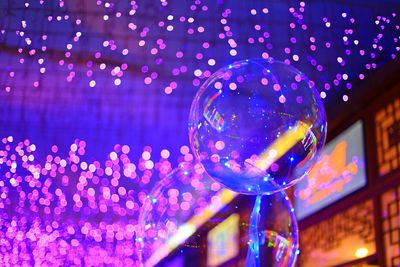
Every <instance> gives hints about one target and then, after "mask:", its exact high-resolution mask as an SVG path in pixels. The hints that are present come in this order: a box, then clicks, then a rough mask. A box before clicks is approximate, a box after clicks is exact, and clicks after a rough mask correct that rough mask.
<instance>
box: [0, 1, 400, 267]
mask: <svg viewBox="0 0 400 267" xmlns="http://www.w3.org/2000/svg"><path fill="white" fill-rule="evenodd" d="M89 2H90V3H89ZM398 10H400V4H399V3H398V1H390V0H385V1H379V3H377V2H376V1H372V0H371V1H363V2H362V4H361V3H359V1H346V2H337V3H329V4H328V3H326V2H324V1H313V2H309V3H308V2H306V3H304V2H298V1H288V2H279V1H277V2H271V3H266V2H265V1H199V0H196V1H124V2H122V1H85V2H84V3H82V1H78V0H70V1H65V2H64V1H43V0H42V1H2V2H0V59H1V63H2V64H1V65H0V139H1V140H2V143H1V146H0V175H1V180H0V199H1V202H0V203H1V206H0V207H1V218H2V220H1V224H0V250H1V253H0V263H1V264H3V265H5V264H7V263H8V264H11V265H13V264H14V265H15V264H18V265H22V266H23V265H27V266H30V265H33V264H34V263H37V264H42V265H45V264H48V265H50V264H51V265H61V264H62V263H63V262H68V264H70V265H84V264H86V265H88V266H89V265H101V264H113V265H121V264H125V265H135V264H137V253H136V249H137V248H136V244H135V242H134V241H135V236H134V233H135V222H137V214H138V209H139V207H140V205H141V200H143V197H144V196H146V194H147V193H148V192H150V191H151V189H152V185H153V184H154V183H155V182H156V181H158V180H159V179H160V177H162V176H163V175H166V174H167V173H168V172H169V171H170V170H172V169H174V168H175V167H177V166H178V163H179V162H191V161H192V160H193V156H192V155H191V153H190V151H189V149H188V138H187V117H188V113H189V107H190V104H191V101H192V99H193V96H194V95H195V93H196V90H197V87H198V86H199V85H200V84H201V83H202V82H203V81H204V80H205V79H206V78H207V77H209V76H210V75H211V74H212V73H213V72H214V71H216V70H217V69H219V68H220V67H221V66H224V65H226V64H227V63H231V62H232V61H234V60H241V59H245V58H253V57H264V58H267V57H274V58H276V59H280V60H282V61H285V62H287V63H290V64H293V65H294V66H295V67H297V68H298V69H300V70H301V71H303V72H304V73H306V74H307V76H309V77H310V79H312V80H313V81H314V82H315V85H316V87H317V88H319V90H320V94H321V97H322V98H323V99H324V101H325V104H326V105H327V107H335V105H337V103H338V101H345V102H348V103H349V105H351V100H352V99H351V94H352V91H354V90H357V85H359V84H360V83H362V80H364V79H365V77H367V76H368V75H370V74H371V73H372V72H374V71H375V69H377V68H379V67H380V66H382V65H383V64H385V63H386V62H388V61H390V60H391V59H392V58H395V57H396V56H397V55H398V54H399V49H400V48H399V14H396V13H395V12H398ZM32 144H35V146H32ZM128 148H129V149H128ZM22 151H23V152H22ZM149 154H150V156H149ZM31 155H32V156H31ZM167 155H168V156H167ZM32 157H34V158H32ZM150 161H151V162H150ZM146 162H147V163H146ZM130 164H134V165H130ZM116 166H119V167H116ZM133 166H135V167H133ZM107 167H108V168H109V169H107ZM127 169H128V170H129V171H126V170H127ZM35 173H40V175H37V174H36V176H37V177H35ZM133 173H136V176H135V175H134V174H133ZM64 176H66V177H68V183H67V182H66V178H63V177H64ZM95 176H96V177H98V178H94V177H95ZM131 176H134V177H131ZM196 179H197V180H196ZM97 180H98V181H97ZM193 180H195V182H194V184H195V185H193ZM198 180H199V179H198V177H195V178H194V177H193V176H190V178H189V182H188V183H187V184H186V185H185V186H183V185H182V188H178V189H179V192H180V194H181V193H183V192H190V193H191V194H192V195H193V203H191V204H190V205H191V207H200V208H201V207H203V206H204V205H206V204H207V203H210V201H211V200H210V199H211V197H212V196H213V194H214V193H213V192H216V191H218V190H219V185H217V184H212V183H211V182H204V184H208V183H209V186H201V183H200V184H199V183H198V182H196V181H198ZM96 181H97V183H96ZM103 181H104V183H103ZM106 188H108V189H106ZM119 188H124V189H125V193H124V189H119ZM57 189H59V190H57ZM108 190H109V191H110V193H107V192H108ZM129 192H131V193H129ZM210 192H211V193H210ZM195 193H196V194H195ZM113 195H116V196H114V200H113V197H112V196H113ZM78 196H79V197H78ZM117 196H118V200H117ZM179 196H182V197H183V195H179ZM178 199H179V200H177V201H178V202H177V203H175V200H172V202H173V203H175V204H178V205H179V209H178V210H181V211H182V213H179V214H180V215H179V216H178V217H177V218H178V221H179V222H180V223H181V222H184V221H185V220H186V219H187V218H188V217H189V216H190V215H191V214H192V213H190V212H194V210H195V209H190V212H186V213H185V212H184V209H182V206H181V204H182V203H183V202H184V201H185V200H183V199H181V198H178ZM129 201H131V202H129ZM102 202H104V203H103V206H102ZM187 202H188V201H187ZM104 205H105V207H106V208H105V207H104ZM183 207H187V205H186V204H185V205H183ZM102 209H103V211H102ZM171 209H176V205H175V206H173V208H172V206H171ZM102 222H103V224H102ZM71 227H72V228H71ZM83 255H86V257H83ZM100 260H101V261H103V262H98V261H100Z"/></svg>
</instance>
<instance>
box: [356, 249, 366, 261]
mask: <svg viewBox="0 0 400 267" xmlns="http://www.w3.org/2000/svg"><path fill="white" fill-rule="evenodd" d="M355 255H356V257H357V258H359V259H360V258H364V257H366V256H368V249H367V248H358V249H357V250H356V253H355Z"/></svg>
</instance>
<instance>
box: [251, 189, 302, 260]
mask: <svg viewBox="0 0 400 267" xmlns="http://www.w3.org/2000/svg"><path fill="white" fill-rule="evenodd" d="M244 240H245V241H246V242H248V243H249V248H248V252H247V259H246V267H258V266H271V267H292V266H294V264H295V262H296V257H297V254H298V243H299V238H298V228H297V221H296V217H295V215H294V211H293V208H292V205H291V203H290V201H289V198H288V197H287V196H286V194H285V192H283V191H282V192H279V193H276V194H273V195H270V196H257V198H256V201H255V204H254V208H253V211H252V212H251V214H250V220H249V227H248V232H247V236H246V237H245V239H244Z"/></svg>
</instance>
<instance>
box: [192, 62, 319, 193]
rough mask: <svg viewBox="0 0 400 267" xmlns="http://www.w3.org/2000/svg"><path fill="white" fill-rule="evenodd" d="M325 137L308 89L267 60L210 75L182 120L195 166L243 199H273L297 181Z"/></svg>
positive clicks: (300, 77) (295, 74) (315, 97)
mask: <svg viewBox="0 0 400 267" xmlns="http://www.w3.org/2000/svg"><path fill="white" fill-rule="evenodd" d="M326 130H327V125H326V116H325V111H324V107H323V104H322V101H321V99H320V96H319V94H318V91H317V90H316V89H315V88H314V86H313V83H312V82H311V81H309V80H308V78H307V77H306V76H305V75H304V74H303V73H301V72H300V71H298V70H297V69H295V68H294V67H292V66H290V65H287V64H285V63H282V62H279V61H276V60H273V59H268V60H264V59H253V60H244V61H240V62H236V63H233V64H231V65H229V66H227V67H225V68H222V69H220V70H218V71H217V72H216V73H214V74H213V75H212V76H211V77H210V78H209V79H208V80H207V81H206V82H205V83H204V84H203V85H202V86H201V87H200V89H199V91H198V93H197V95H196V96H195V98H194V100H193V103H192V106H191V110H190V116H189V139H190V143H191V147H192V150H193V151H194V154H195V155H196V156H197V158H198V160H200V161H201V163H202V164H203V166H204V168H205V169H206V171H207V172H208V174H209V175H210V176H211V177H213V178H214V179H215V180H217V181H218V182H221V183H222V184H224V185H225V186H227V187H228V188H230V189H232V190H234V191H236V192H239V193H244V194H269V193H273V192H276V191H280V190H282V189H285V188H288V187H290V186H291V185H293V184H294V183H296V182H297V181H299V180H300V179H301V178H303V177H304V176H305V175H306V174H307V172H308V171H309V169H310V167H311V165H312V164H313V163H314V162H315V160H316V157H317V154H318V152H319V150H320V149H321V148H322V146H323V145H324V142H325V137H326Z"/></svg>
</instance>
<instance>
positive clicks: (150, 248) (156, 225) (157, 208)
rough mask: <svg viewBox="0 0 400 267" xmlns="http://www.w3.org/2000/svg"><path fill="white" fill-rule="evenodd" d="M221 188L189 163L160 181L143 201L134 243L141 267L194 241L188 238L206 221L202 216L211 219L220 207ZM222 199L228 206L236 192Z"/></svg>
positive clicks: (145, 266) (199, 166)
mask: <svg viewBox="0 0 400 267" xmlns="http://www.w3.org/2000/svg"><path fill="white" fill-rule="evenodd" d="M220 188H221V187H220V185H219V184H218V183H216V182H215V181H214V180H212V179H210V178H209V177H208V176H207V175H205V174H204V170H203V168H202V167H201V165H200V164H194V165H193V164H192V163H191V162H186V163H180V164H179V166H178V167H177V168H175V169H174V170H172V171H171V172H170V173H169V174H168V175H166V176H165V177H163V178H162V179H160V180H159V181H158V182H157V183H156V184H155V185H154V187H153V189H152V190H151V191H150V192H149V193H148V194H147V196H146V198H145V199H144V200H143V205H142V207H141V210H140V214H139V218H138V230H137V236H136V237H137V238H136V240H137V242H136V244H137V247H138V252H139V259H140V262H141V266H144V267H151V266H155V265H157V264H158V263H159V261H161V260H162V259H163V258H164V257H167V256H168V254H169V253H171V252H172V251H173V250H174V249H176V248H177V247H178V246H179V245H182V244H183V243H184V242H185V241H187V240H188V239H193V238H194V237H192V238H191V236H192V235H193V234H194V233H195V232H196V230H197V229H198V228H199V227H201V226H202V224H203V223H205V222H207V218H208V217H207V218H206V219H205V218H204V217H205V216H207V215H204V214H205V213H206V214H209V215H208V216H211V215H212V214H214V213H216V212H217V211H218V210H219V209H220V208H222V207H223V204H224V203H223V202H222V200H221V196H220V195H219V193H221V191H222V190H220ZM226 191H228V190H226ZM224 196H225V197H226V198H227V200H225V201H226V202H225V204H227V203H228V202H229V201H230V200H231V199H233V197H235V196H236V193H234V192H232V191H229V192H226V193H225V194H224ZM211 204H212V205H211ZM210 214H211V215H210ZM188 242H189V243H190V244H191V241H188ZM198 244H199V243H197V242H195V244H194V245H195V246H197V245H198Z"/></svg>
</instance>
